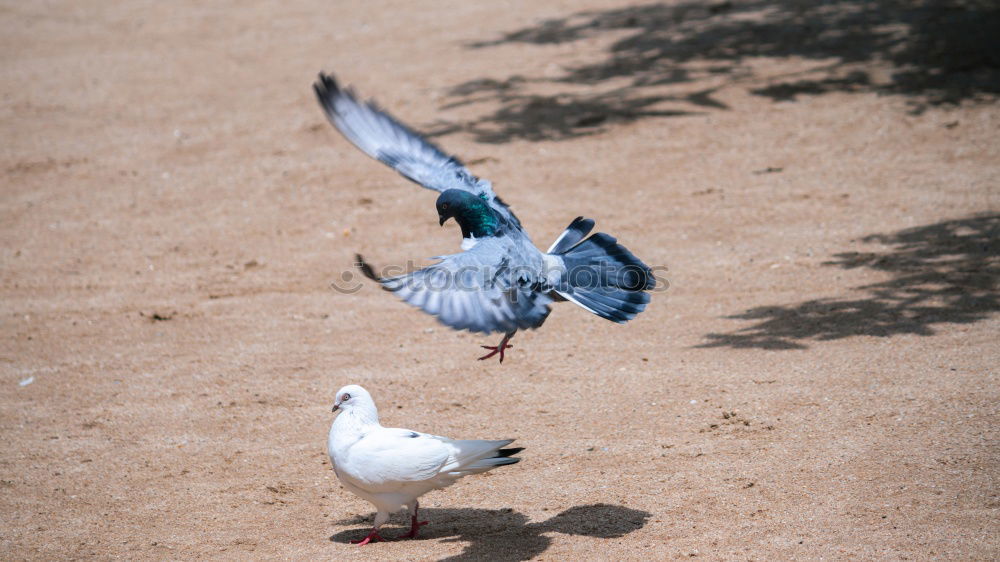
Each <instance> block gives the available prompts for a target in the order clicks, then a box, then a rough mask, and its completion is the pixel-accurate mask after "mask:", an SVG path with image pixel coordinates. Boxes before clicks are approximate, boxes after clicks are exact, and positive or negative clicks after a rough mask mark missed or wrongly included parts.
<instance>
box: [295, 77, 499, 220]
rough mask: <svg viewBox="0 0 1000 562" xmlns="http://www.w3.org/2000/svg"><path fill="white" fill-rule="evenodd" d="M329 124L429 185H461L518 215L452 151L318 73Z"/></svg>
mask: <svg viewBox="0 0 1000 562" xmlns="http://www.w3.org/2000/svg"><path fill="white" fill-rule="evenodd" d="M313 89H314V90H315V91H316V97H317V99H319V103H320V105H321V106H322V107H323V110H324V111H325V112H326V116H327V118H328V119H329V120H330V123H332V124H333V126H334V127H336V128H337V130H338V131H340V132H341V133H342V134H343V135H344V136H345V137H347V140H349V141H351V142H352V143H354V146H357V147H358V148H360V149H361V151H362V152H364V153H365V154H367V155H368V156H371V157H372V158H375V159H376V160H379V161H380V162H382V163H384V164H386V165H388V166H390V167H392V168H393V169H394V170H396V171H397V172H399V173H400V174H402V175H403V177H405V178H407V179H409V180H411V181H414V182H416V183H418V184H420V185H422V186H424V187H426V188H428V189H433V190H435V191H445V190H447V189H461V190H462V191H468V192H469V193H473V194H475V195H477V196H479V197H482V198H483V199H485V200H486V201H488V202H490V204H491V205H492V206H493V208H494V209H495V210H497V211H498V212H501V213H503V214H504V215H505V216H508V217H510V218H511V219H513V221H514V222H515V223H516V222H517V219H516V218H515V217H514V214H513V213H511V212H510V208H509V207H508V206H507V204H506V203H504V202H503V201H501V200H500V198H499V197H497V196H496V194H495V193H493V187H492V186H491V185H490V182H489V181H488V180H484V179H480V178H477V177H476V176H474V175H472V173H471V172H469V170H468V169H467V168H466V167H465V166H464V165H463V164H462V162H460V161H459V160H458V158H456V157H454V156H449V155H447V154H445V153H444V152H443V151H442V150H441V149H440V148H438V147H437V146H435V145H434V144H432V143H431V142H429V141H427V140H426V139H424V138H423V137H421V136H420V135H418V134H417V133H415V132H414V131H413V130H412V129H410V128H409V127H407V126H406V125H404V124H402V123H400V122H399V121H397V120H396V119H395V118H393V117H392V116H391V115H389V114H388V113H386V112H385V111H384V110H382V109H381V108H379V107H378V105H376V104H375V102H373V101H368V102H360V101H358V100H357V98H356V97H355V95H354V92H353V90H351V89H350V88H347V89H342V88H341V87H340V86H339V85H338V84H337V80H336V79H335V78H334V77H333V76H330V75H327V74H323V73H320V75H319V79H318V80H317V81H316V83H315V84H314V85H313Z"/></svg>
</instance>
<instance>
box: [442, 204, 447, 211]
mask: <svg viewBox="0 0 1000 562" xmlns="http://www.w3.org/2000/svg"><path fill="white" fill-rule="evenodd" d="M441 208H442V209H444V210H445V211H447V210H448V204H447V203H444V204H442V205H441Z"/></svg>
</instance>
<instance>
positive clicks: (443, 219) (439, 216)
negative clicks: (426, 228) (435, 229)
mask: <svg viewBox="0 0 1000 562" xmlns="http://www.w3.org/2000/svg"><path fill="white" fill-rule="evenodd" d="M438 218H439V219H440V220H438V224H439V225H441V226H444V223H445V221H447V220H448V217H446V216H444V215H438Z"/></svg>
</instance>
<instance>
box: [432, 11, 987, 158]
mask: <svg viewBox="0 0 1000 562" xmlns="http://www.w3.org/2000/svg"><path fill="white" fill-rule="evenodd" d="M592 41H598V42H604V43H607V47H605V50H606V52H604V53H603V54H602V55H601V56H599V60H597V61H596V62H581V63H580V64H576V65H572V64H571V65H567V66H563V67H561V68H557V69H556V71H555V73H554V74H552V73H547V75H546V76H540V77H525V76H511V77H505V78H500V79H495V78H482V79H478V80H473V81H470V82H466V83H464V84H460V85H458V86H455V87H454V88H452V90H451V91H450V92H449V95H450V98H451V101H449V102H448V104H447V105H449V106H454V105H456V104H459V105H464V104H476V103H488V104H490V106H489V107H490V108H491V109H490V111H492V113H488V114H486V115H483V116H482V117H479V118H475V119H473V120H471V121H468V122H465V123H459V124H448V123H445V124H438V126H436V127H434V129H433V131H432V133H433V134H444V133H449V132H453V131H455V130H464V131H467V132H471V133H472V134H473V135H474V136H475V137H476V138H477V139H478V140H480V141H482V142H506V141H509V140H512V139H527V140H536V141H537V140H559V139H566V138H572V137H576V136H580V135H585V134H590V133H592V132H594V131H597V130H600V129H601V127H602V126H604V125H607V124H608V123H613V122H623V121H624V122H627V121H634V120H636V119H639V118H643V117H665V116H678V115H688V114H690V113H698V112H705V111H710V110H719V109H725V108H726V106H725V105H724V104H722V103H721V102H719V101H718V100H715V99H712V96H711V94H712V92H714V91H716V90H718V89H719V88H724V87H729V86H733V85H740V86H742V87H745V88H746V89H747V90H748V91H749V92H751V93H753V94H756V95H760V96H766V97H769V98H771V99H774V100H794V99H796V98H797V97H798V96H801V95H820V94H824V93H827V92H843V91H847V92H859V91H866V92H878V93H880V94H894V95H903V96H907V97H908V99H909V100H910V102H911V110H912V111H914V112H919V111H922V110H923V109H924V108H926V107H927V106H928V105H934V104H942V103H955V102H959V101H962V100H964V99H969V98H976V97H979V96H990V97H992V96H994V95H995V94H998V93H1000V4H997V3H996V2H990V1H986V0H925V1H909V2H906V1H891V0H880V1H865V0H828V1H825V2H817V1H814V0H747V1H728V0H727V1H721V2H715V3H710V2H700V1H699V2H678V3H674V4H661V3H655V4H643V5H635V6H628V7H624V8H616V9H611V10H603V11H583V12H578V13H575V14H571V15H568V16H566V17H562V18H555V19H550V20H545V21H542V22H540V23H538V24H536V25H533V26H530V27H526V28H524V29H519V30H515V31H510V32H508V33H505V34H503V35H502V36H500V37H498V38H495V39H489V40H485V41H480V42H476V43H474V44H471V45H469V47H470V48H473V49H486V48H490V47H495V46H499V45H503V44H511V43H522V44H525V43H526V44H533V45H540V46H544V45H551V44H557V43H574V42H580V43H579V44H580V45H581V48H582V49H583V51H584V52H585V53H587V54H585V55H584V57H585V58H591V57H589V52H590V50H591V47H589V44H590V43H589V42H592ZM548 52H551V51H548ZM540 56H544V52H543V51H540ZM776 61H777V62H780V63H781V64H780V65H779V67H780V68H779V69H778V70H775V68H776V66H775V64H774V63H775V62H776ZM536 86H542V88H541V89H543V90H544V91H545V93H544V94H541V93H537V92H535V91H533V89H535V88H534V87H536ZM559 86H561V89H562V90H563V91H561V92H559V93H555V94H553V93H551V90H552V89H553V87H559ZM498 103H499V105H500V108H499V109H496V110H493V109H492V108H494V107H495V106H496V104H498Z"/></svg>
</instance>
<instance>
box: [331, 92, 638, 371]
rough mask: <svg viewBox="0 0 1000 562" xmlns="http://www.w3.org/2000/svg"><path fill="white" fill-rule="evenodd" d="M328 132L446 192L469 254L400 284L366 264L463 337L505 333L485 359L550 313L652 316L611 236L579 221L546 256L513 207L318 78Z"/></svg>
mask: <svg viewBox="0 0 1000 562" xmlns="http://www.w3.org/2000/svg"><path fill="white" fill-rule="evenodd" d="M313 88H314V90H315V91H316V97H317V98H318V99H319V103H320V105H321V106H322V107H323V110H324V111H325V112H326V116H327V118H328V119H329V120H330V123H332V124H333V126H334V127H336V128H337V130H338V131H340V132H341V134H343V135H344V136H345V137H346V138H347V140H349V141H351V142H352V143H353V144H354V145H355V146H357V147H358V148H359V149H361V150H362V151H363V152H364V153H365V154H367V155H369V156H371V157H372V158H375V159H377V160H379V161H381V162H382V163H384V164H386V165H388V166H390V167H392V168H393V169H395V170H396V171H397V172H399V173H400V174H402V175H403V177H405V178H407V179H409V180H411V181H413V182H415V183H417V184H419V185H422V186H423V187H426V188H428V189H433V190H434V191H438V192H440V193H441V194H440V196H438V199H437V213H438V220H439V223H440V224H441V225H442V226H443V225H444V223H445V221H447V220H448V219H451V218H454V219H455V221H456V222H457V223H458V225H459V227H460V228H461V229H462V244H461V248H462V250H463V252H461V253H458V254H451V255H446V256H439V257H438V258H436V259H440V260H441V261H440V262H438V263H436V264H434V265H431V266H429V267H426V268H424V269H420V270H417V271H414V272H412V273H407V274H405V275H399V276H395V277H385V278H382V277H379V276H378V275H377V274H376V273H375V271H374V269H373V268H372V267H371V266H370V265H368V264H367V263H365V261H364V259H363V258H362V257H361V256H360V255H359V256H357V258H358V265H359V266H360V267H361V270H362V272H364V273H365V275H367V276H368V277H370V278H372V279H374V280H375V281H378V282H379V283H381V284H382V287H383V288H385V289H387V290H389V291H392V292H394V293H396V294H397V295H398V296H399V297H400V298H402V299H403V300H404V301H406V302H407V303H409V304H411V305H413V306H416V307H419V308H421V309H423V310H424V311H425V312H427V313H429V314H432V315H434V316H437V318H438V320H440V321H441V322H442V323H444V324H446V325H448V326H450V327H452V328H454V329H456V330H469V331H471V332H482V333H485V334H490V333H494V332H503V333H504V337H503V339H502V340H501V341H500V344H499V345H497V346H495V347H494V346H485V345H484V346H482V347H483V348H485V349H489V350H491V351H490V353H488V354H486V355H484V356H482V357H480V358H479V359H480V360H483V359H487V358H490V357H492V356H494V355H497V354H499V355H500V362H501V363H503V359H504V350H505V349H507V348H510V347H512V346H511V345H509V343H508V342H509V341H510V339H511V338H512V337H513V336H514V334H515V333H516V332H517V330H519V329H530V328H537V327H539V326H541V325H542V323H543V322H545V318H546V317H548V315H549V304H550V303H552V302H553V301H560V300H568V301H572V302H573V303H576V304H577V305H579V306H581V307H583V308H584V309H586V310H588V311H590V312H592V313H594V314H596V315H598V316H600V317H602V318H606V319H608V320H611V321H614V322H618V323H622V324H623V323H625V322H627V321H629V320H631V319H632V318H634V317H635V315H637V314H639V313H640V312H642V311H643V310H644V309H645V308H646V304H647V303H649V293H647V292H646V291H649V290H651V289H653V288H654V287H655V286H656V280H655V279H654V277H653V273H652V271H651V270H650V268H649V267H648V266H647V265H646V264H644V263H643V262H642V261H641V260H639V259H638V258H637V257H635V256H634V255H633V254H632V252H630V251H629V250H628V249H626V248H625V247H624V246H622V245H620V244H618V241H617V240H615V238H614V237H613V236H610V235H608V234H605V233H603V232H599V233H597V234H594V235H593V236H590V237H589V238H588V237H587V235H588V234H590V231H591V229H593V227H594V221H593V220H591V219H586V218H583V217H577V219H576V220H574V221H573V222H572V223H571V224H570V225H569V227H567V228H566V230H565V232H563V233H562V235H560V236H559V238H557V239H556V241H555V242H554V243H553V244H552V246H551V247H549V249H548V250H547V251H546V252H544V253H543V252H542V251H540V250H539V249H538V248H536V247H535V245H534V244H532V242H531V240H530V239H529V238H528V235H527V233H525V231H524V229H523V228H522V227H521V222H520V221H519V220H518V219H517V217H516V216H514V213H513V212H512V211H511V210H510V207H509V206H508V205H507V204H506V203H504V202H503V201H502V200H501V199H500V198H499V197H497V195H496V194H495V193H494V192H493V188H492V184H490V182H489V181H488V180H485V179H481V178H478V177H476V176H474V175H472V173H471V172H470V171H469V170H468V169H466V168H465V166H464V165H463V164H462V163H461V162H460V161H459V160H458V159H457V158H456V157H454V156H449V155H447V154H445V153H444V152H443V151H442V150H441V149H440V148H438V147H437V146H435V145H434V144H432V143H430V142H429V141H427V140H426V139H424V138H422V137H421V136H420V135H418V134H417V133H415V132H413V131H412V130H411V129H410V128H408V127H407V126H406V125H403V124H402V123H400V122H399V121H397V120H396V119H394V118H393V117H392V116H391V115H389V114H388V113H386V112H385V111H383V110H382V109H380V108H379V107H378V105H376V104H375V102H374V101H368V102H360V101H358V99H357V97H356V96H355V94H354V92H353V90H351V89H350V88H347V89H342V88H341V87H340V86H339V85H338V84H337V81H336V79H334V77H333V76H330V75H327V74H323V73H320V75H319V79H318V80H317V82H316V83H315V84H314V86H313Z"/></svg>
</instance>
